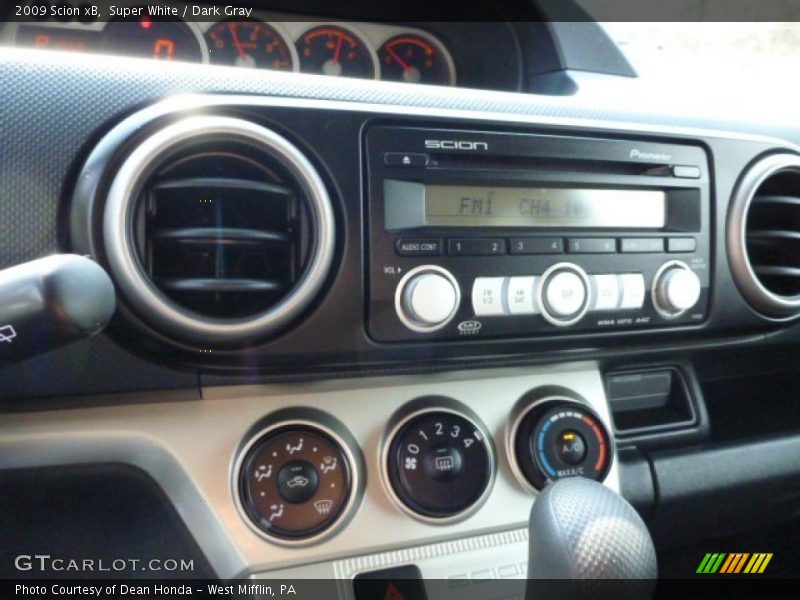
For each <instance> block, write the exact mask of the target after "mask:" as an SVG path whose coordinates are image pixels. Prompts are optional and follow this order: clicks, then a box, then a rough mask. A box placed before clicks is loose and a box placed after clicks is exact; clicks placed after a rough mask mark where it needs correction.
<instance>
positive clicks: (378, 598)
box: [353, 565, 428, 600]
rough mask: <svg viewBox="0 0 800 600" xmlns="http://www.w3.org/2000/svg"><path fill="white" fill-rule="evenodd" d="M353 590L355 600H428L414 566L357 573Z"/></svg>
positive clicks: (420, 576)
mask: <svg viewBox="0 0 800 600" xmlns="http://www.w3.org/2000/svg"><path fill="white" fill-rule="evenodd" d="M353 588H354V590H355V595H356V600H428V596H427V594H426V593H425V583H424V582H423V581H422V573H421V572H420V570H419V567H417V566H416V565H404V566H402V567H393V568H391V569H382V570H380V571H370V572H368V573H359V574H358V575H356V577H355V579H354V580H353Z"/></svg>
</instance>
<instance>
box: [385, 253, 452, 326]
mask: <svg viewBox="0 0 800 600" xmlns="http://www.w3.org/2000/svg"><path fill="white" fill-rule="evenodd" d="M460 303H461V291H460V289H459V286H458V282H457V281H456V280H455V278H454V277H453V275H452V274H451V273H450V272H449V271H447V270H445V269H442V268H441V267H437V266H434V265H425V266H422V267H417V268H415V269H412V270H411V271H409V272H408V273H406V275H405V276H404V277H403V278H402V279H401V280H400V283H399V284H398V286H397V292H396V293H395V310H396V311H397V316H398V317H399V318H400V320H401V321H402V322H403V324H404V325H405V326H406V327H408V328H409V329H412V330H414V331H419V332H423V333H426V332H430V331H436V330H437V329H441V328H442V327H444V326H445V325H447V324H448V323H449V322H450V321H451V320H452V318H453V317H454V316H455V314H456V312H457V311H458V307H459V304H460Z"/></svg>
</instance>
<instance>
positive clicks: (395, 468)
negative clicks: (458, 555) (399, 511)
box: [386, 407, 494, 520]
mask: <svg viewBox="0 0 800 600" xmlns="http://www.w3.org/2000/svg"><path fill="white" fill-rule="evenodd" d="M386 454H387V456H386V468H387V473H388V479H389V484H390V485H391V488H392V490H393V491H394V493H395V495H396V497H397V499H398V500H399V501H400V503H401V505H402V506H403V508H405V509H407V510H408V511H410V512H411V513H412V514H413V515H414V516H417V517H422V518H425V519H431V520H442V519H447V520H449V519H453V518H458V517H460V516H464V515H465V514H466V513H467V512H468V511H469V510H470V509H472V508H475V507H477V506H479V504H480V502H481V500H482V499H484V498H485V496H486V494H487V493H488V490H489V488H490V486H491V482H492V478H493V476H494V455H493V451H492V446H491V442H490V440H489V439H487V434H486V432H485V430H484V428H483V427H482V425H481V424H480V423H479V422H478V421H477V419H476V418H475V419H473V418H468V417H466V416H465V415H464V414H462V413H461V412H456V411H455V410H450V409H448V408H443V407H441V408H440V407H430V408H425V409H422V410H415V411H412V412H410V413H408V414H407V416H405V417H404V418H401V419H400V421H399V424H398V425H397V426H396V427H395V429H394V431H393V433H392V434H391V435H390V442H389V448H388V452H387V453H386Z"/></svg>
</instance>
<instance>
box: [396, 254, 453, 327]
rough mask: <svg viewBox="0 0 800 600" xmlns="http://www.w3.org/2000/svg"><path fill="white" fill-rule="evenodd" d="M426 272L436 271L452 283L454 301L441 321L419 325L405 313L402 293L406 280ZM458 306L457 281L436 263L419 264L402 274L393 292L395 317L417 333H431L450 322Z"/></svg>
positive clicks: (408, 280) (406, 283)
mask: <svg viewBox="0 0 800 600" xmlns="http://www.w3.org/2000/svg"><path fill="white" fill-rule="evenodd" d="M428 272H434V273H437V274H439V275H441V276H442V277H444V278H445V279H447V280H448V281H449V282H450V285H452V286H453V288H454V289H455V291H456V301H455V303H454V307H453V310H452V311H450V314H449V315H448V317H447V318H446V319H445V320H444V321H442V322H441V323H439V324H437V325H420V324H419V323H418V322H417V321H415V320H414V319H412V318H411V317H410V316H409V315H407V314H406V310H405V307H404V306H403V294H404V292H405V289H406V287H407V285H408V282H410V281H411V280H412V279H413V278H414V277H416V276H417V275H420V274H423V273H428ZM460 308H461V288H460V287H459V285H458V281H456V278H455V277H453V274H452V273H450V271H448V270H447V269H443V268H442V267H438V266H436V265H421V266H419V267H414V268H413V269H411V270H410V271H409V272H408V273H406V274H405V275H403V278H402V279H401V280H400V282H399V283H398V284H397V289H396V290H395V293H394V310H395V312H396V313H397V318H398V319H400V321H401V322H402V323H403V325H405V326H406V327H408V328H409V329H411V330H412V331H416V332H418V333H431V332H432V331H438V330H439V329H442V328H443V327H445V326H446V325H447V324H448V323H450V321H452V320H453V318H454V317H455V316H456V314H457V313H458V310H459V309H460Z"/></svg>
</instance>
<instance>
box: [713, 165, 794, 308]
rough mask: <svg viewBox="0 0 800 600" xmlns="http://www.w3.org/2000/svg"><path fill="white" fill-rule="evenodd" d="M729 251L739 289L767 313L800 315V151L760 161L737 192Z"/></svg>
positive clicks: (746, 175)
mask: <svg viewBox="0 0 800 600" xmlns="http://www.w3.org/2000/svg"><path fill="white" fill-rule="evenodd" d="M728 254H729V258H730V263H731V270H732V271H733V276H734V279H735V280H736V283H737V285H738V286H739V289H740V290H741V292H742V294H743V295H744V297H745V298H746V299H747V300H748V302H750V304H751V305H752V306H753V308H755V309H756V310H758V311H759V312H761V313H762V314H764V315H765V316H767V317H771V318H775V319H789V318H794V317H797V316H800V156H796V155H794V154H776V155H772V156H768V157H766V158H764V159H762V160H760V161H758V162H757V163H755V164H754V165H753V166H752V167H751V168H750V169H749V170H748V171H747V173H746V174H745V175H744V177H743V178H742V181H741V183H740V184H739V187H738V189H737V190H736V192H735V194H734V196H733V202H732V204H731V212H730V218H729V221H728Z"/></svg>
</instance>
